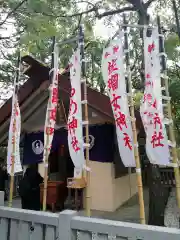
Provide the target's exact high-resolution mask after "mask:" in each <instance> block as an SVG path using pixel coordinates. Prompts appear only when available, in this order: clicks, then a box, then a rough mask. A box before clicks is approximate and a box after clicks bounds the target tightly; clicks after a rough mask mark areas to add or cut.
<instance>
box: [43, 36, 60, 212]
mask: <svg viewBox="0 0 180 240" xmlns="http://www.w3.org/2000/svg"><path fill="white" fill-rule="evenodd" d="M55 42H56V41H55V37H53V42H52V62H51V70H52V71H51V72H50V75H49V78H50V84H52V80H53V75H54V71H55V70H54V51H55ZM56 77H57V76H56ZM51 94H52V91H51V90H50V96H49V98H51V97H52V96H51ZM51 105H52V103H49V100H48V105H47V111H48V113H46V114H48V116H47V118H48V120H47V122H48V126H45V129H44V131H46V127H49V125H50V124H49V122H50V111H51ZM45 124H46V123H45ZM49 134H50V132H49V131H48V132H46V145H45V146H44V148H45V159H44V188H43V211H46V207H47V186H48V160H49V153H48V151H50V150H49V149H48V146H49V143H50V139H49V138H50V136H49Z"/></svg>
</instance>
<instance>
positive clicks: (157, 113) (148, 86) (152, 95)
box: [140, 28, 170, 165]
mask: <svg viewBox="0 0 180 240" xmlns="http://www.w3.org/2000/svg"><path fill="white" fill-rule="evenodd" d="M146 32H147V29H145V30H144V60H145V91H144V96H143V99H142V101H141V107H140V113H141V118H142V122H143V125H144V129H145V132H146V153H147V156H148V158H149V161H150V162H151V163H153V164H159V165H167V164H169V162H170V153H169V147H168V139H167V134H166V129H165V126H164V123H163V118H164V117H163V108H162V93H161V76H160V58H159V34H158V29H156V28H155V29H153V31H152V34H151V36H150V37H147V33H146Z"/></svg>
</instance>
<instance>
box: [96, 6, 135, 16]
mask: <svg viewBox="0 0 180 240" xmlns="http://www.w3.org/2000/svg"><path fill="white" fill-rule="evenodd" d="M136 10H137V9H136V8H135V7H124V8H120V9H117V10H112V11H107V12H104V13H102V14H97V17H98V18H99V19H100V18H102V17H107V16H109V15H114V14H118V13H123V12H129V11H136Z"/></svg>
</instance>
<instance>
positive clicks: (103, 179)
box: [90, 161, 114, 212]
mask: <svg viewBox="0 0 180 240" xmlns="http://www.w3.org/2000/svg"><path fill="white" fill-rule="evenodd" d="M90 167H91V182H90V188H91V209H93V210H98V211H110V212H111V211H113V209H114V206H113V202H114V200H113V198H114V196H113V181H112V175H113V173H112V172H113V164H112V163H99V162H95V161H91V162H90Z"/></svg>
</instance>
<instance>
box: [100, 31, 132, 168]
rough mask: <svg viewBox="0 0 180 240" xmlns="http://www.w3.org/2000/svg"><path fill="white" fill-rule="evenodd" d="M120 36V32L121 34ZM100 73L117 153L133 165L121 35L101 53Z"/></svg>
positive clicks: (125, 162) (128, 163) (126, 164)
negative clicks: (109, 110) (106, 91)
mask: <svg viewBox="0 0 180 240" xmlns="http://www.w3.org/2000/svg"><path fill="white" fill-rule="evenodd" d="M121 36H122V34H121ZM102 75H103V80H104V82H105V84H106V86H107V89H108V95H109V98H110V103H111V106H112V110H113V114H114V118H115V122H116V134H117V142H118V147H119V153H120V156H121V159H122V162H123V163H124V165H125V166H126V167H135V158H134V144H133V132H132V126H131V119H130V114H129V107H128V98H127V91H126V81H125V69H124V51H123V43H122V37H120V39H118V40H113V41H111V42H110V44H109V46H108V47H107V48H105V49H104V51H103V55H102Z"/></svg>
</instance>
